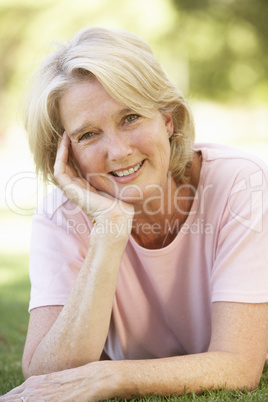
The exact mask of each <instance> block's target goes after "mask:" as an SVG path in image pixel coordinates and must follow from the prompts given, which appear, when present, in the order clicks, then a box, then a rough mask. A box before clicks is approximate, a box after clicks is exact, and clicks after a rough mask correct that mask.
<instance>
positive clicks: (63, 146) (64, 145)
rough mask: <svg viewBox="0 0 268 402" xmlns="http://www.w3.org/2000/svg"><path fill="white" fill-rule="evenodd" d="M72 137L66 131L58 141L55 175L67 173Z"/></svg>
mask: <svg viewBox="0 0 268 402" xmlns="http://www.w3.org/2000/svg"><path fill="white" fill-rule="evenodd" d="M69 146H70V139H69V137H68V135H67V134H66V133H65V132H64V133H63V136H62V138H60V139H59V141H58V150H57V155H56V160H55V164H54V175H55V176H56V175H58V174H62V173H65V167H66V165H67V163H68V154H69Z"/></svg>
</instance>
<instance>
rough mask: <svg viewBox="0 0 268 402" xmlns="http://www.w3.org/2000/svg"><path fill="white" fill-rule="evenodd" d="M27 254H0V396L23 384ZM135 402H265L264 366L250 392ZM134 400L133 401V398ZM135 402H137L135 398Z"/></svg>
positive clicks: (267, 379)
mask: <svg viewBox="0 0 268 402" xmlns="http://www.w3.org/2000/svg"><path fill="white" fill-rule="evenodd" d="M29 295H30V283H29V279H28V255H26V254H17V255H16V254H15V255H9V254H1V255H0V395H3V394H4V393H6V392H7V391H9V390H10V389H12V388H14V387H16V386H17V385H19V384H20V383H21V382H23V380H24V379H23V375H22V372H21V357H22V352H23V346H24V342H25V337H26V330H27V324H28V318H29V317H28V312H27V309H28V301H29ZM138 400H139V401H144V402H148V401H152V402H157V401H159V402H162V401H181V402H183V401H187V402H188V401H198V402H199V401H213V402H214V401H219V402H221V401H232V402H234V401H256V402H257V401H258V402H262V401H267V402H268V367H267V366H265V369H264V372H263V375H262V379H261V382H260V384H259V386H258V388H257V389H256V390H254V391H251V392H248V391H245V392H241V391H219V392H217V391H205V392H204V393H203V394H202V395H199V396H197V395H195V394H190V395H183V396H181V397H172V396H170V397H165V398H163V397H162V398H161V397H156V396H154V397H148V398H140V399H138ZM133 401H134V399H133ZM135 401H137V399H135Z"/></svg>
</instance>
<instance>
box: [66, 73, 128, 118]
mask: <svg viewBox="0 0 268 402" xmlns="http://www.w3.org/2000/svg"><path fill="white" fill-rule="evenodd" d="M122 107H124V108H125V106H123V105H121V104H120V103H119V102H117V101H116V100H115V99H114V98H112V97H111V95H109V94H108V92H107V91H106V90H105V89H104V87H103V86H102V84H101V83H100V82H99V81H98V80H97V79H96V78H94V79H90V80H84V81H79V82H76V83H74V84H73V85H71V86H70V87H69V88H68V89H67V90H66V91H65V92H64V93H63V95H62V96H61V98H60V99H59V113H60V117H61V120H62V123H63V124H64V123H66V120H69V119H70V118H71V119H73V118H75V117H78V116H79V117H80V118H81V117H82V116H83V115H85V114H87V115H89V114H91V115H96V114H98V113H102V114H103V113H107V112H108V111H109V110H116V109H119V108H122Z"/></svg>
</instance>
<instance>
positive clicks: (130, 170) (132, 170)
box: [110, 160, 144, 177]
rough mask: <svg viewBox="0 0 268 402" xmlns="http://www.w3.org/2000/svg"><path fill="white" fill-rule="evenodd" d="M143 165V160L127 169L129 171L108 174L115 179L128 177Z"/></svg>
mask: <svg viewBox="0 0 268 402" xmlns="http://www.w3.org/2000/svg"><path fill="white" fill-rule="evenodd" d="M143 163H144V160H143V161H141V162H140V163H138V164H137V165H135V166H133V167H131V168H129V169H124V170H116V171H113V172H110V173H111V174H112V175H113V176H115V177H125V176H129V175H131V174H133V173H135V172H137V171H138V170H139V169H140V168H141V166H142V165H143Z"/></svg>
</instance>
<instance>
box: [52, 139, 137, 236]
mask: <svg viewBox="0 0 268 402" xmlns="http://www.w3.org/2000/svg"><path fill="white" fill-rule="evenodd" d="M69 147H70V139H69V137H68V135H67V134H66V133H63V136H62V139H60V140H59V145H58V152H57V157H56V161H55V165H54V176H55V179H56V180H57V182H58V185H59V186H60V187H61V189H62V190H63V191H64V193H65V194H66V196H67V197H68V198H69V199H70V200H71V201H73V202H74V203H75V204H77V205H78V206H79V207H80V208H81V209H82V210H83V211H84V212H85V213H86V214H87V215H88V217H89V218H90V219H91V220H92V222H93V223H99V222H103V219H108V220H111V221H113V222H120V223H122V222H124V221H126V222H127V223H128V225H127V226H128V233H130V230H131V224H129V223H131V222H132V218H133V215H134V207H133V206H132V205H131V204H127V203H125V202H123V201H121V200H118V199H116V198H113V197H112V196H111V195H109V194H107V193H104V192H101V191H98V190H96V189H95V188H94V187H93V186H91V185H90V184H89V183H88V182H87V180H85V179H84V178H83V177H81V176H79V175H78V174H77V172H76V170H75V169H74V167H73V166H71V165H70V163H69V161H68V159H69Z"/></svg>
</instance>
